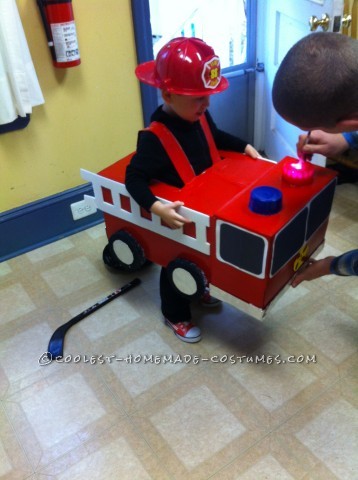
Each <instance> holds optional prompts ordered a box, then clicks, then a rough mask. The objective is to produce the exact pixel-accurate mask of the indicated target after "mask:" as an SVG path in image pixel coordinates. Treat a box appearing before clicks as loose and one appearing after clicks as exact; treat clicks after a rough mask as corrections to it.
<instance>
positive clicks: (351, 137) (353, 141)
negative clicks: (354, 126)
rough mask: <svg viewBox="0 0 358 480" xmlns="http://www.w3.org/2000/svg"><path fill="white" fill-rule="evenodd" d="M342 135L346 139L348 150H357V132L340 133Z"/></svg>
mask: <svg viewBox="0 0 358 480" xmlns="http://www.w3.org/2000/svg"><path fill="white" fill-rule="evenodd" d="M342 135H343V137H344V138H345V139H346V141H347V143H348V145H349V148H352V149H353V150H358V131H356V132H344V133H342Z"/></svg>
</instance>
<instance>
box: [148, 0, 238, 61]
mask: <svg viewBox="0 0 358 480" xmlns="http://www.w3.org/2000/svg"><path fill="white" fill-rule="evenodd" d="M246 2H247V0H149V5H150V21H151V27H152V35H153V54H154V58H155V57H156V56H157V53H158V51H159V50H160V48H161V47H162V46H163V45H165V44H166V43H167V42H168V41H169V40H170V39H172V38H175V37H182V36H185V37H198V38H201V39H203V40H204V41H205V42H206V43H208V44H209V45H210V46H212V47H213V48H214V50H215V53H216V54H217V55H218V56H219V57H220V61H221V68H227V67H232V66H234V65H240V64H242V63H245V62H246V60H247V21H246V17H247V16H246Z"/></svg>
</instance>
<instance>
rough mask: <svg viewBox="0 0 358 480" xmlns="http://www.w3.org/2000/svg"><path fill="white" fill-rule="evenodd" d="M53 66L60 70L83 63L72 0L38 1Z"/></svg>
mask: <svg viewBox="0 0 358 480" xmlns="http://www.w3.org/2000/svg"><path fill="white" fill-rule="evenodd" d="M37 4H38V6H39V9H40V13H41V18H42V21H43V24H44V27H45V31H46V36H47V41H48V45H49V47H50V51H51V55H52V60H53V64H54V66H55V67H58V68H67V67H75V66H76V65H79V64H80V63H81V58H80V53H79V50H78V41H77V33H76V24H75V19H74V16H73V9H72V0H37Z"/></svg>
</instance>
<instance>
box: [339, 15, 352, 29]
mask: <svg viewBox="0 0 358 480" xmlns="http://www.w3.org/2000/svg"><path fill="white" fill-rule="evenodd" d="M351 23H352V15H349V14H347V13H345V14H344V15H343V18H342V21H341V24H342V27H343V28H349V27H350V26H351Z"/></svg>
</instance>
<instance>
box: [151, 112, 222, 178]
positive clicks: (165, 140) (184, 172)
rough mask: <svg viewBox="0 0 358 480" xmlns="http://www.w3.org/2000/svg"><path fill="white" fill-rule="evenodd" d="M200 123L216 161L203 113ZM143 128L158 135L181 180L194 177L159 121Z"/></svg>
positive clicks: (217, 156)
mask: <svg viewBox="0 0 358 480" xmlns="http://www.w3.org/2000/svg"><path fill="white" fill-rule="evenodd" d="M200 124H201V128H202V129H203V132H204V134H205V137H206V141H207V142H208V145H209V150H210V156H211V160H212V162H213V163H216V162H218V161H219V160H220V156H219V152H218V150H217V148H216V145H215V141H214V138H213V135H212V133H211V130H210V127H209V124H208V122H207V120H206V118H205V115H202V116H201V117H200ZM145 130H149V131H150V132H152V133H154V135H156V136H157V137H158V139H159V140H160V142H161V144H162V145H163V147H164V150H165V151H166V152H167V154H168V155H169V158H170V160H171V162H172V164H173V165H174V168H175V169H176V171H177V172H178V175H179V177H180V178H181V179H182V181H183V182H184V183H188V182H190V180H192V179H193V178H194V177H195V172H194V170H193V167H192V166H191V164H190V162H189V160H188V157H187V156H186V155H185V153H184V150H183V149H182V147H181V145H180V144H179V142H178V140H177V139H176V138H175V136H174V135H173V134H172V132H171V131H170V130H169V129H168V128H167V127H166V126H165V125H163V123H161V122H152V123H151V124H150V125H149V127H147V128H146V129H145Z"/></svg>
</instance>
